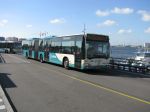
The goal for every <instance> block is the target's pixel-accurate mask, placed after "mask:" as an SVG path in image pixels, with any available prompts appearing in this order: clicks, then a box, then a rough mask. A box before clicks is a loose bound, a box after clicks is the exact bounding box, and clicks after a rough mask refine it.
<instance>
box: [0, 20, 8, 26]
mask: <svg viewBox="0 0 150 112" xmlns="http://www.w3.org/2000/svg"><path fill="white" fill-rule="evenodd" d="M7 23H8V20H7V19H3V20H1V21H0V27H3V26H5V25H6V24H7Z"/></svg>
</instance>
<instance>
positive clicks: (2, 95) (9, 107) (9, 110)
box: [0, 85, 14, 112]
mask: <svg viewBox="0 0 150 112" xmlns="http://www.w3.org/2000/svg"><path fill="white" fill-rule="evenodd" d="M0 95H1V97H2V99H3V102H4V104H5V106H6V110H7V112H14V111H13V109H12V107H11V105H10V103H9V101H8V99H7V97H6V95H5V93H4V91H3V89H2V87H1V85H0Z"/></svg>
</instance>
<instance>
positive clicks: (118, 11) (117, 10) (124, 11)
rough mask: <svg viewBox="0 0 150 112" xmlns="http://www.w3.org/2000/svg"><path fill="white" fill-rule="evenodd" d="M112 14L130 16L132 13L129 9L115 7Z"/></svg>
mask: <svg viewBox="0 0 150 112" xmlns="http://www.w3.org/2000/svg"><path fill="white" fill-rule="evenodd" d="M111 12H112V13H114V14H131V13H133V12H134V10H133V9H131V8H118V7H115V8H114V9H113V10H111Z"/></svg>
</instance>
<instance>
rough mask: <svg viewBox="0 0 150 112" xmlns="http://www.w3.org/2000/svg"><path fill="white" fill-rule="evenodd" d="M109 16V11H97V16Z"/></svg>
mask: <svg viewBox="0 0 150 112" xmlns="http://www.w3.org/2000/svg"><path fill="white" fill-rule="evenodd" d="M109 14H110V13H109V11H102V10H97V11H96V15H97V16H108V15H109Z"/></svg>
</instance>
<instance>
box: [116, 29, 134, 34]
mask: <svg viewBox="0 0 150 112" xmlns="http://www.w3.org/2000/svg"><path fill="white" fill-rule="evenodd" d="M127 33H132V30H131V29H120V30H119V31H118V34H127Z"/></svg>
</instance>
